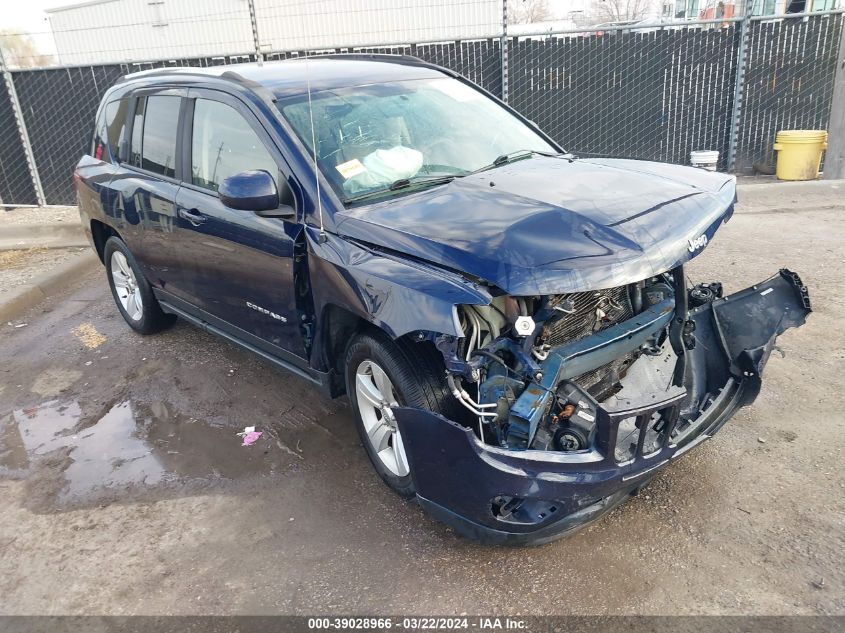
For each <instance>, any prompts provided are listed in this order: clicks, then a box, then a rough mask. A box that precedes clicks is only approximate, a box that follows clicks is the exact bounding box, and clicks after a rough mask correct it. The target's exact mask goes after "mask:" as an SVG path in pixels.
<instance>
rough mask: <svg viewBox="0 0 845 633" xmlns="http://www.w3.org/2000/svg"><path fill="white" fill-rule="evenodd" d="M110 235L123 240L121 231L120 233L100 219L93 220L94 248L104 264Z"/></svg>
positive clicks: (92, 236) (92, 235)
mask: <svg viewBox="0 0 845 633" xmlns="http://www.w3.org/2000/svg"><path fill="white" fill-rule="evenodd" d="M110 237H116V238H118V239H120V240H123V238H122V237H121V236H120V233H118V232H117V230H116V229H115V228H114V227H112V226H109V225H108V224H106V223H105V222H102V221H100V220H91V238H92V239H93V240H94V249H95V250H96V251H97V256H98V257H99V258H100V261H101V262H103V264H105V263H106V262H105V253H106V242H107V241H108V240H109V238H110Z"/></svg>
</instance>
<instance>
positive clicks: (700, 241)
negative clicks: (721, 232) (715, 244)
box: [687, 233, 707, 253]
mask: <svg viewBox="0 0 845 633" xmlns="http://www.w3.org/2000/svg"><path fill="white" fill-rule="evenodd" d="M705 246H707V236H706V235H704V234H703V233H702V234H701V235H699V236H698V237H697V238H695V239H694V240H693V239H689V240H687V250H688V251H689V252H690V253H694V252H695V251H697V250H698V249H699V248H703V247H705Z"/></svg>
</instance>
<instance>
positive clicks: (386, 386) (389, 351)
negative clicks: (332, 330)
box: [345, 332, 456, 497]
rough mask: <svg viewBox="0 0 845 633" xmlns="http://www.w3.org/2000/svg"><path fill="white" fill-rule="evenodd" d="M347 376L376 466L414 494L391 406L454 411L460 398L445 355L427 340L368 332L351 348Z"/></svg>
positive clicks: (391, 481) (357, 418)
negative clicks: (449, 382)
mask: <svg viewBox="0 0 845 633" xmlns="http://www.w3.org/2000/svg"><path fill="white" fill-rule="evenodd" d="M345 377H346V393H347V395H348V396H349V400H350V402H351V404H352V411H353V415H354V416H355V425H356V427H357V429H358V434H359V435H360V437H361V442H362V443H363V445H364V448H365V449H366V451H367V456H368V457H369V458H370V461H371V462H372V464H373V467H374V468H375V470H376V472H377V473H378V474H379V476H380V477H381V478H382V479H383V480H384V482H385V483H386V484H387V485H388V486H390V487H391V488H392V489H393V490H394V491H395V492H397V493H398V494H400V495H402V496H403V497H412V496H414V494H415V493H416V489H415V488H414V482H413V475H412V473H411V466H410V464H409V462H408V458H407V454H406V452H405V445H404V442H403V441H402V435H401V433H400V432H399V428H398V426H397V425H396V419H395V417H394V415H393V411H392V409H393V407H396V406H406V407H417V408H420V409H428V410H430V411H434V412H436V413H441V414H443V415H445V416H447V417H450V416H453V415H454V414H455V405H456V402H455V399H454V397H453V396H452V394H451V393H450V392H449V390H448V387H447V385H446V380H445V368H444V366H443V361H442V359H441V358H440V356H439V354H438V353H437V352H436V350H434V348H433V347H432V346H431V345H430V344H428V343H408V342H404V341H401V342H394V341H392V340H390V338H388V337H387V336H386V335H384V334H381V333H380V332H367V333H364V334H360V335H358V336H357V337H356V338H354V339H353V340H352V342H351V343H350V344H349V347H348V348H347V351H346V362H345ZM453 419H454V418H453Z"/></svg>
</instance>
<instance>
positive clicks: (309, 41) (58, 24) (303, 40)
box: [47, 0, 502, 65]
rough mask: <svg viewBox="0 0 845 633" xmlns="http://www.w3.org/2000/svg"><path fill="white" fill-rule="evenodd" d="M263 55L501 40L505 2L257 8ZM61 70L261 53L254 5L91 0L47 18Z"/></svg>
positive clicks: (258, 2) (372, 1)
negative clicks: (70, 66) (255, 37)
mask: <svg viewBox="0 0 845 633" xmlns="http://www.w3.org/2000/svg"><path fill="white" fill-rule="evenodd" d="M254 4H255V12H256V16H257V24H258V37H259V44H260V47H261V50H262V51H263V52H270V51H283V50H301V49H303V48H308V49H315V48H321V47H322V48H332V47H338V46H368V45H376V44H388V43H390V44H392V43H400V42H426V41H439V40H446V39H465V38H471V37H476V38H478V37H494V36H497V35H498V34H499V33H500V29H501V19H502V15H501V12H502V5H501V0H254ZM47 14H48V19H49V21H50V25H51V29H52V31H53V37H54V39H55V42H56V50H57V55H58V58H59V63H61V64H65V65H68V64H93V63H108V62H122V61H140V60H153V59H169V58H183V57H200V56H215V55H233V54H244V53H247V54H248V53H252V52H254V51H255V47H254V40H253V31H252V22H251V20H250V13H249V3H248V0H92V1H90V2H83V3H81V4H76V5H72V6H66V7H61V8H56V9H50V10H48V11H47Z"/></svg>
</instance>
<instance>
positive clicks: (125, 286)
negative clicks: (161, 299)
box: [103, 236, 176, 334]
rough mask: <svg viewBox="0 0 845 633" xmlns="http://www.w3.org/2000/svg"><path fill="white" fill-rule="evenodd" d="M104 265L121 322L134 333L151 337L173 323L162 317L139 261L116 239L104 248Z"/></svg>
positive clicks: (174, 317) (170, 316)
mask: <svg viewBox="0 0 845 633" xmlns="http://www.w3.org/2000/svg"><path fill="white" fill-rule="evenodd" d="M103 262H104V263H105V265H106V276H107V277H108V280H109V287H110V288H111V293H112V297H114V302H115V304H117V309H118V310H119V311H120V314H121V315H122V316H123V319H124V321H126V323H127V324H129V327H131V328H132V329H133V330H135V331H136V332H139V333H141V334H154V333H155V332H160V331H161V330H163V329H165V328H167V327H169V326H170V325H172V324H173V322H174V321H175V320H176V316H175V315H173V314H165V313H164V311H163V310H162V309H161V306H160V305H159V303H158V300H157V299H156V298H155V295H154V294H153V289H152V287H151V286H150V284H149V282H148V281H147V279H146V278H145V277H144V274H143V273H142V272H141V268H140V267H139V266H138V262H137V261H135V258H134V257H133V256H132V253H131V252H130V251H129V248H128V247H127V246H126V244H125V243H124V242H123V240H121V239H120V238H119V237H114V236H112V237H110V238H109V239H108V240H107V241H106V244H105V247H104V248H103Z"/></svg>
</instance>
